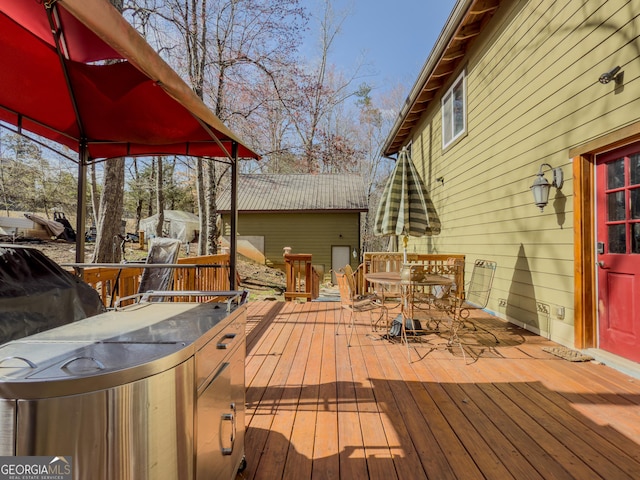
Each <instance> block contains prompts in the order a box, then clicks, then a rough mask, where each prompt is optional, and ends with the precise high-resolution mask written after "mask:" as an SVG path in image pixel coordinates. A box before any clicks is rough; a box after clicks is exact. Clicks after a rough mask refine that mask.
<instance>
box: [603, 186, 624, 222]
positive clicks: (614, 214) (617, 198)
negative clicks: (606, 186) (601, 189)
mask: <svg viewBox="0 0 640 480" xmlns="http://www.w3.org/2000/svg"><path fill="white" fill-rule="evenodd" d="M625 219H626V215H625V210H624V190H621V191H619V192H614V193H607V220H609V221H610V222H615V221H616V220H625Z"/></svg>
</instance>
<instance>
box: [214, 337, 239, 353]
mask: <svg viewBox="0 0 640 480" xmlns="http://www.w3.org/2000/svg"><path fill="white" fill-rule="evenodd" d="M234 338H236V334H235V333H226V334H225V335H224V336H223V337H222V340H223V341H221V342H218V344H217V345H216V348H217V349H218V350H225V349H227V348H229V345H230V344H231V342H226V343H225V342H224V340H233V339H234Z"/></svg>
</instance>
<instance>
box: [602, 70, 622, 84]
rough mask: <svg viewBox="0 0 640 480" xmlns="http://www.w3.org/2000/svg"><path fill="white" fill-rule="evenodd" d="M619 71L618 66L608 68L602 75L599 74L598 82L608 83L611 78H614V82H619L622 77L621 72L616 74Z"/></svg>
mask: <svg viewBox="0 0 640 480" xmlns="http://www.w3.org/2000/svg"><path fill="white" fill-rule="evenodd" d="M619 71H620V67H619V66H618V67H613V68H612V69H611V70H609V71H608V72H604V73H603V74H602V75H600V78H599V79H598V80H599V81H600V83H602V84H605V85H606V84H607V83H609V82H610V81H611V80H615V81H616V83H619V82H620V80H621V79H622V78H621V76H622V74H621V73H620V74H618V72H619Z"/></svg>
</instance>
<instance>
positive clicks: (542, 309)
mask: <svg viewBox="0 0 640 480" xmlns="http://www.w3.org/2000/svg"><path fill="white" fill-rule="evenodd" d="M536 307H537V310H538V313H542V314H544V315H549V314H550V313H551V309H550V308H549V305H547V304H546V303H541V302H537V303H536Z"/></svg>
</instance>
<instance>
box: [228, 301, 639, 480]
mask: <svg viewBox="0 0 640 480" xmlns="http://www.w3.org/2000/svg"><path fill="white" fill-rule="evenodd" d="M338 313H339V304H337V303H331V302H306V303H297V302H286V303H284V302H251V303H250V304H249V313H248V322H247V358H246V385H247V415H246V438H245V452H246V459H247V468H246V469H245V470H244V471H243V472H241V473H239V474H238V479H269V480H271V479H279V478H286V479H296V480H300V479H301V480H305V479H311V478H322V479H331V478H333V479H356V480H357V479H367V478H375V479H385V480H386V479H394V478H398V479H410V480H413V479H420V478H432V479H447V478H449V479H455V478H464V479H465V480H466V479H474V478H477V479H504V478H515V479H520V478H531V479H551V478H553V479H565V478H566V479H570V478H580V479H591V478H593V479H609V478H611V479H613V478H615V479H618V478H620V479H624V478H640V380H637V379H634V378H631V377H628V376H626V375H624V374H622V373H620V372H617V371H615V370H613V369H611V368H609V367H607V366H605V365H600V364H597V363H595V362H583V363H572V362H568V361H566V360H563V359H560V358H558V357H555V356H553V355H551V354H549V353H547V352H545V351H543V350H542V348H543V347H545V346H554V345H555V344H554V343H553V342H551V341H549V340H547V339H545V338H542V337H539V336H537V335H535V334H533V333H531V332H528V331H525V330H523V329H520V328H518V327H516V326H514V325H511V324H508V323H505V322H503V321H502V320H500V319H497V318H494V317H491V316H489V315H488V314H486V313H484V312H474V316H475V317H474V318H475V319H476V321H477V322H478V324H479V325H481V326H482V327H484V328H488V329H489V330H490V331H491V332H493V333H495V334H496V335H497V336H498V338H499V339H500V342H499V343H497V344H496V342H495V340H494V339H493V337H492V336H491V335H489V334H487V333H486V332H484V331H483V330H481V329H479V330H478V331H473V330H472V329H471V328H467V329H464V330H463V331H462V335H461V338H462V343H463V348H464V355H463V351H462V350H461V349H460V348H458V347H452V348H449V347H447V345H446V343H447V337H446V335H445V334H444V333H443V334H442V335H441V336H438V335H435V334H432V335H428V336H425V337H423V338H422V340H423V341H421V342H419V343H413V342H412V343H411V344H410V348H409V355H410V358H411V361H409V359H408V357H407V348H406V346H405V345H402V344H399V343H397V342H390V341H388V340H386V339H382V338H381V336H380V333H379V332H373V331H372V330H371V326H370V323H369V319H368V318H367V317H366V316H365V315H363V316H361V317H358V318H356V324H355V327H354V329H353V335H352V337H351V346H348V345H347V341H348V338H349V337H348V333H349V332H350V330H351V327H350V326H348V325H346V326H345V325H341V326H340V329H339V331H338V335H336V322H337V318H338Z"/></svg>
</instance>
